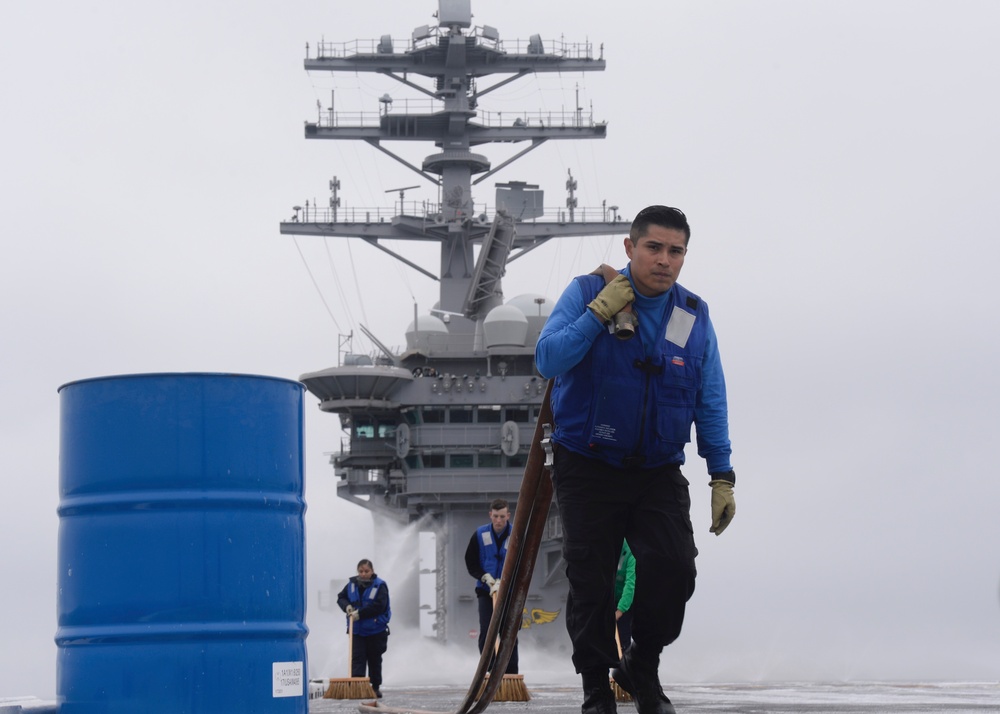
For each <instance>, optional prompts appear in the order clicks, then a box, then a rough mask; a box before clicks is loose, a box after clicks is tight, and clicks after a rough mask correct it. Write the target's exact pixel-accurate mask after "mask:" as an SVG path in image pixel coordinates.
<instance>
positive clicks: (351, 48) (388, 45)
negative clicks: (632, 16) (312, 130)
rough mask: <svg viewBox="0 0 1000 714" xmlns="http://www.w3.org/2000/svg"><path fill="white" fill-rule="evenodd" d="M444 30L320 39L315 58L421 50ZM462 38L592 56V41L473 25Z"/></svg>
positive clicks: (533, 51) (518, 50)
mask: <svg viewBox="0 0 1000 714" xmlns="http://www.w3.org/2000/svg"><path fill="white" fill-rule="evenodd" d="M447 33H448V31H447V29H444V30H442V29H441V28H440V27H432V28H428V29H427V34H426V35H424V36H423V37H420V38H418V39H397V40H394V39H392V38H391V37H390V36H388V35H387V36H385V37H382V38H380V39H377V40H375V39H367V40H365V39H358V40H348V41H347V42H330V41H329V40H320V41H319V42H317V43H316V57H315V59H320V60H322V59H346V58H348V57H357V56H364V55H380V54H381V55H389V54H406V53H408V52H415V51H417V50H424V49H427V48H429V47H433V46H436V45H437V44H438V43H439V40H440V38H441V37H443V36H445V35H447ZM466 37H475V38H476V43H477V44H478V45H480V46H482V47H485V48H488V49H491V50H495V51H497V52H502V53H505V54H510V55H539V56H543V55H544V56H547V57H555V58H558V59H575V60H580V59H588V60H589V59H594V45H593V43H592V42H589V41H585V42H567V41H566V39H565V38H563V37H560V38H559V39H557V40H556V39H548V40H546V39H542V38H541V37H536V38H531V39H528V40H520V39H513V40H501V39H500V38H499V37H498V36H497V34H496V31H495V30H492V29H487V28H483V27H475V28H473V29H472V30H470V31H469V32H468V33H467V34H466ZM306 59H313V58H312V57H310V47H309V45H308V44H307V45H306Z"/></svg>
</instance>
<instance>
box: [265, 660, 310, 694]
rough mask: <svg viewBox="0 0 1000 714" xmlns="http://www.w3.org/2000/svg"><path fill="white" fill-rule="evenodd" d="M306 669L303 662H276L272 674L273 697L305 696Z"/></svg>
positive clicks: (273, 664)
mask: <svg viewBox="0 0 1000 714" xmlns="http://www.w3.org/2000/svg"><path fill="white" fill-rule="evenodd" d="M303 669H304V667H303V666H302V663H301V662H274V663H272V665H271V673H272V675H273V678H274V681H273V682H272V685H271V696H272V697H301V696H303V695H304V694H305V676H304V674H303Z"/></svg>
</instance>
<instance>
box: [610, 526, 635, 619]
mask: <svg viewBox="0 0 1000 714" xmlns="http://www.w3.org/2000/svg"><path fill="white" fill-rule="evenodd" d="M634 595H635V556H634V555H632V549H631V548H629V547H628V543H627V542H625V541H622V554H621V556H620V557H619V558H618V572H617V573H616V574H615V600H616V601H617V602H618V608H617V609H619V610H621V611H622V612H628V611H629V608H630V607H632V597H633V596H634Z"/></svg>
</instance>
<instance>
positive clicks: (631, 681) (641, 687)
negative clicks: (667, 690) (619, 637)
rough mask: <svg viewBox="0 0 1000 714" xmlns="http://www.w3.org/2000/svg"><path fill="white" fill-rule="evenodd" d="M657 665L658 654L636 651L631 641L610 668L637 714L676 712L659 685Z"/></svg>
mask: <svg viewBox="0 0 1000 714" xmlns="http://www.w3.org/2000/svg"><path fill="white" fill-rule="evenodd" d="M659 667H660V656H659V654H656V655H646V656H643V653H641V652H640V653H637V652H636V648H635V642H633V643H632V645H631V646H630V647H629V648H628V649H627V650H625V654H624V655H622V661H621V662H619V663H618V666H617V667H615V668H614V669H613V670H611V676H612V677H614V678H615V681H616V682H618V686H620V687H621V688H622V689H624V690H625V691H626V692H628V693H629V694H631V695H632V698H633V699H634V700H635V708H636V710H638V712H639V714H676V711H675V710H674V705H673V704H671V703H670V700H669V699H667V695H666V694H664V693H663V687H661V686H660V675H659V672H658V670H659Z"/></svg>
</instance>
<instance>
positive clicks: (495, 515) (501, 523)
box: [490, 508, 510, 533]
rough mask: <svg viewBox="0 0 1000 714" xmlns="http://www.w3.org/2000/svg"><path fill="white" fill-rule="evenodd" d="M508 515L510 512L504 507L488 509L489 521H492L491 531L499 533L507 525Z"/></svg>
mask: <svg viewBox="0 0 1000 714" xmlns="http://www.w3.org/2000/svg"><path fill="white" fill-rule="evenodd" d="M509 517H510V513H509V512H508V511H507V509H506V508H501V509H499V510H496V511H490V521H492V522H493V531H494V532H495V533H499V532H500V531H502V530H503V529H504V528H506V527H507V519H508V518H509Z"/></svg>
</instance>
